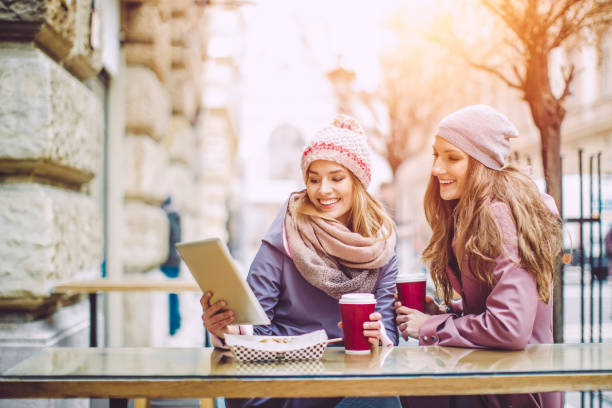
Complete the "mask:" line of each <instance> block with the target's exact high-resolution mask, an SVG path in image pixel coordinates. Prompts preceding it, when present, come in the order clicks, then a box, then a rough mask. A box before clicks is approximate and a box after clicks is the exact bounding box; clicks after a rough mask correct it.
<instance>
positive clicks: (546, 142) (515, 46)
mask: <svg viewBox="0 0 612 408" xmlns="http://www.w3.org/2000/svg"><path fill="white" fill-rule="evenodd" d="M479 2H480V3H481V4H482V5H483V6H484V7H485V9H486V10H488V12H490V13H491V14H492V15H493V16H494V18H495V19H496V21H497V22H501V25H499V26H500V27H502V29H503V30H502V35H501V37H500V39H501V41H502V43H501V46H500V44H499V43H497V44H492V45H493V47H491V48H487V47H484V48H487V51H492V52H486V53H481V55H480V56H478V55H475V52H474V47H469V46H467V43H468V42H469V41H466V40H465V37H464V38H462V39H459V36H458V35H457V33H455V32H453V31H452V29H449V30H447V31H445V32H442V33H440V32H438V33H436V34H435V36H436V38H437V39H438V41H441V42H443V43H444V44H445V45H446V47H447V48H448V49H449V50H451V52H452V53H454V54H456V55H458V56H460V57H461V58H462V59H463V60H464V61H465V62H467V64H468V65H470V66H472V67H474V68H477V69H479V70H483V71H486V72H488V73H490V74H491V75H494V76H495V77H497V78H499V79H500V80H502V81H503V82H505V83H506V84H507V85H508V86H509V87H511V88H515V89H518V90H519V91H520V92H521V94H522V97H523V99H524V100H525V102H526V103H527V104H528V105H529V108H530V111H531V115H532V118H533V121H534V123H535V125H536V127H537V128H538V130H539V132H540V142H541V152H540V153H541V157H542V164H543V170H544V179H545V181H546V189H547V192H548V193H549V194H550V195H551V196H553V197H554V199H555V201H556V202H557V203H558V204H559V203H560V202H561V176H562V175H561V156H560V147H561V124H562V122H563V119H564V117H565V113H566V108H565V102H566V99H567V97H568V95H569V94H570V91H571V83H572V80H573V78H574V73H575V70H574V67H573V65H571V64H570V65H567V66H565V67H563V87H562V89H561V91H560V92H558V93H556V94H555V93H554V92H553V89H552V87H551V75H550V70H549V56H550V54H551V52H552V51H553V50H554V49H556V48H558V47H561V46H563V45H567V44H569V42H570V41H572V40H576V39H579V37H580V36H584V35H585V34H588V33H593V32H596V31H597V30H598V29H599V28H601V27H606V26H609V25H610V24H611V23H612V2H611V1H610V0H479ZM493 26H495V24H494V25H493ZM449 27H450V24H449ZM470 28H471V27H470ZM489 40H490V38H487V40H486V41H485V43H489V45H491V42H490V41H489ZM480 41H482V38H480ZM472 44H474V41H473V40H472ZM481 44H482V43H481ZM485 54H486V55H485ZM560 288H561V280H560V276H556V277H555V299H554V303H555V305H559V307H560V305H561V304H562V299H561V298H560V296H561V290H560ZM562 328H563V312H562V309H559V308H557V309H556V311H555V341H556V342H560V341H562V340H563V333H562Z"/></svg>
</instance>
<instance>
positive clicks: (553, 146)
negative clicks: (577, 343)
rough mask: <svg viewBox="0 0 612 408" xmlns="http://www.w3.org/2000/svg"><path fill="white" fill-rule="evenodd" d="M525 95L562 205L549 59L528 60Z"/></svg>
mask: <svg viewBox="0 0 612 408" xmlns="http://www.w3.org/2000/svg"><path fill="white" fill-rule="evenodd" d="M524 98H525V100H526V101H527V103H528V104H529V107H530V109H531V115H532V117H533V121H534V123H535V125H536V126H537V128H538V129H539V131H540V145H541V155H542V166H543V170H544V180H545V181H546V192H547V193H548V194H550V195H551V196H552V197H553V198H554V199H555V202H556V203H557V209H559V208H560V207H561V177H562V174H561V123H562V121H563V117H564V116H565V108H563V106H562V104H561V102H560V101H559V100H557V98H555V97H554V95H553V94H552V90H551V89H550V79H549V75H548V59H547V57H546V55H542V54H539V55H537V53H533V54H532V58H530V59H529V60H528V61H527V71H526V76H525V94H524ZM558 265H559V267H557V268H556V270H555V276H554V279H553V282H554V283H553V286H554V295H553V302H554V303H553V330H554V339H555V343H562V342H563V297H562V295H563V279H562V272H563V268H562V267H561V264H560V263H559V264H558Z"/></svg>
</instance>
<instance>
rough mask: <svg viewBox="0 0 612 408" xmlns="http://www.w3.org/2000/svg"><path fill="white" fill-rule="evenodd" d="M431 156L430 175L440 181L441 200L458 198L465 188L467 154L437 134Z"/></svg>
mask: <svg viewBox="0 0 612 408" xmlns="http://www.w3.org/2000/svg"><path fill="white" fill-rule="evenodd" d="M433 156H434V162H433V165H432V166H431V175H432V176H434V177H436V178H437V179H438V182H439V183H440V197H441V198H442V199H443V200H457V199H460V198H461V196H462V195H463V191H464V190H465V183H466V179H467V170H468V164H469V162H470V160H469V156H468V155H467V154H466V153H465V152H464V151H463V150H461V149H459V148H458V147H457V146H455V145H454V144H452V143H449V142H447V141H446V140H444V139H442V138H441V137H439V136H436V141H435V143H434V145H433Z"/></svg>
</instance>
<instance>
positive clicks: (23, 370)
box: [0, 343, 612, 380]
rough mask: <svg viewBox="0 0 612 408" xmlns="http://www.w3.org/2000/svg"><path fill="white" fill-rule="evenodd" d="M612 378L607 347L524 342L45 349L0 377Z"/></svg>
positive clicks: (611, 348)
mask: <svg viewBox="0 0 612 408" xmlns="http://www.w3.org/2000/svg"><path fill="white" fill-rule="evenodd" d="M550 373H575V374H588V373H593V374H612V343H603V344H555V345H553V344H549V345H529V346H527V348H526V349H525V350H521V351H498V350H474V349H462V348H451V347H438V346H406V347H392V348H378V349H377V350H375V351H374V352H373V353H371V354H369V355H350V354H346V353H345V352H344V349H343V348H340V347H330V348H327V349H326V351H325V353H324V355H323V358H322V359H321V360H318V361H296V362H278V363H240V362H238V361H237V360H235V359H234V358H233V357H232V355H231V353H230V352H229V351H221V350H217V349H212V348H48V349H44V350H42V351H41V352H39V353H37V354H35V355H33V356H32V357H30V358H29V359H27V360H25V361H23V362H21V363H20V364H18V365H16V366H15V367H13V368H11V369H9V370H7V371H5V372H3V373H2V374H1V375H0V380H2V379H4V380H11V379H16V378H21V379H65V378H73V379H91V378H101V379H113V378H128V379H129V378H143V377H144V378H156V379H157V378H159V379H163V378H167V379H172V378H183V379H184V378H228V377H302V378H303V377H313V376H315V377H355V376H383V377H410V376H433V377H436V376H466V375H478V374H486V375H495V374H534V375H537V374H550Z"/></svg>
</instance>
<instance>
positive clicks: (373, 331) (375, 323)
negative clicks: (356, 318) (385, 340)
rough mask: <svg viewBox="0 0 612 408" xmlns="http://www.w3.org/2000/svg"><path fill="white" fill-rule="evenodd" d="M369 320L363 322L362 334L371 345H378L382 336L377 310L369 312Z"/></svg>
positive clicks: (379, 316)
mask: <svg viewBox="0 0 612 408" xmlns="http://www.w3.org/2000/svg"><path fill="white" fill-rule="evenodd" d="M369 318H370V321H368V322H363V335H364V336H365V337H367V338H368V342H369V343H370V344H371V345H372V347H378V346H379V345H380V338H381V337H382V332H381V322H380V320H381V319H382V315H381V314H380V313H378V312H374V313H371V314H370V316H369ZM338 327H340V328H342V322H339V323H338Z"/></svg>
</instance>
